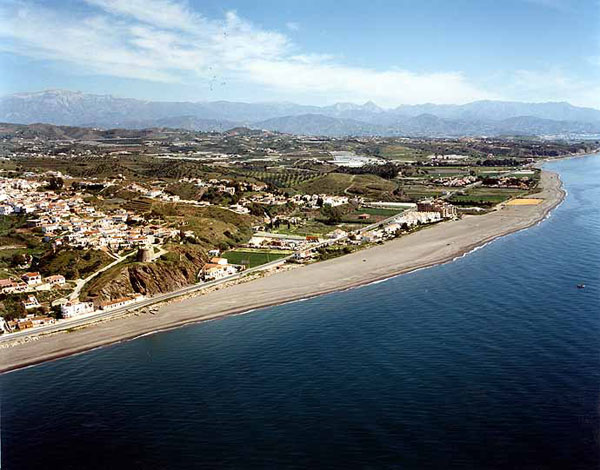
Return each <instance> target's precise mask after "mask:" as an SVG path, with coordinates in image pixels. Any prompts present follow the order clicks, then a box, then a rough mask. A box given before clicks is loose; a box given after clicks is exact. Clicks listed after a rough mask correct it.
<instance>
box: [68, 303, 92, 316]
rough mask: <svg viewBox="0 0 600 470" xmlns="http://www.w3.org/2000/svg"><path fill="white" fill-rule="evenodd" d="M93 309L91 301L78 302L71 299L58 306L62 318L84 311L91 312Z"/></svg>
mask: <svg viewBox="0 0 600 470" xmlns="http://www.w3.org/2000/svg"><path fill="white" fill-rule="evenodd" d="M93 311H94V304H93V303H92V302H79V301H76V300H75V301H71V302H67V303H66V304H64V305H61V307H60V313H62V316H63V318H73V317H76V316H78V315H83V314H84V313H92V312H93Z"/></svg>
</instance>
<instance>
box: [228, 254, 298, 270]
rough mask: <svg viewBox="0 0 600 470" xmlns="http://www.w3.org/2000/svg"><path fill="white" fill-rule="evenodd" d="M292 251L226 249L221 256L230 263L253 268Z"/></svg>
mask: <svg viewBox="0 0 600 470" xmlns="http://www.w3.org/2000/svg"><path fill="white" fill-rule="evenodd" d="M292 253H293V252H292V251H287V250H258V249H257V250H252V249H244V250H231V251H226V252H225V253H223V254H222V255H221V256H222V257H223V258H226V259H227V261H229V263H231V264H241V265H244V266H246V267H247V268H254V267H256V266H261V265H263V264H266V263H270V262H271V261H275V260H278V259H280V258H283V257H285V256H288V255H291V254H292Z"/></svg>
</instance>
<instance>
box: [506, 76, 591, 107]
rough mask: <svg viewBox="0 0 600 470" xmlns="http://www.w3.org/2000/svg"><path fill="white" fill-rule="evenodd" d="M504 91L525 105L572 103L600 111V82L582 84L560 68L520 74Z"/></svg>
mask: <svg viewBox="0 0 600 470" xmlns="http://www.w3.org/2000/svg"><path fill="white" fill-rule="evenodd" d="M505 89H506V91H507V92H508V93H509V94H510V95H511V96H514V97H515V98H516V99H519V100H525V101H567V100H568V101H569V102H570V103H571V104H574V105H577V106H591V107H596V108H600V79H596V80H583V79H580V78H577V77H575V76H573V75H572V74H570V73H568V72H565V71H564V70H562V69H560V68H549V69H546V70H517V71H516V72H514V73H513V74H512V77H510V78H509V79H508V80H506V82H505Z"/></svg>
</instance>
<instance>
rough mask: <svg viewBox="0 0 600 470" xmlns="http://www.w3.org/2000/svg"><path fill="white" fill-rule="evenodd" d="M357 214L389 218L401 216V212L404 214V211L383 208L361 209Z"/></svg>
mask: <svg viewBox="0 0 600 470" xmlns="http://www.w3.org/2000/svg"><path fill="white" fill-rule="evenodd" d="M357 212H359V213H360V214H369V215H374V216H381V217H384V218H388V217H392V216H394V215H397V214H400V213H401V212H403V209H387V208H383V207H381V208H380V207H361V208H360V209H358V211H357Z"/></svg>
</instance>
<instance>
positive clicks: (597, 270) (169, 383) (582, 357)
mask: <svg viewBox="0 0 600 470" xmlns="http://www.w3.org/2000/svg"><path fill="white" fill-rule="evenodd" d="M547 168H548V169H551V170H554V171H558V172H559V173H560V175H561V177H562V179H563V181H564V183H565V186H566V188H567V190H568V197H567V199H566V200H565V202H564V203H563V204H562V205H560V206H559V207H558V208H557V209H556V210H555V211H554V212H553V213H552V214H551V216H550V217H549V218H548V219H547V220H545V221H544V222H543V223H541V224H539V225H537V226H535V227H533V228H531V229H528V230H525V231H521V232H518V233H515V234H512V235H509V236H507V237H504V238H502V239H499V240H496V241H495V242H493V243H491V244H489V245H487V246H485V247H483V248H481V249H479V250H477V251H476V252H474V253H471V254H469V255H468V256H465V257H463V258H460V259H458V260H456V261H454V262H452V263H448V264H445V265H442V266H437V267H434V268H431V269H426V270H421V271H417V272H415V273H412V274H408V275H404V276H400V277H396V278H393V279H389V280H387V281H385V282H380V283H377V284H372V285H370V286H366V287H362V288H358V289H353V290H349V291H346V292H339V293H335V294H331V295H327V296H322V297H319V298H314V299H311V300H307V301H304V302H296V303H291V304H287V305H283V306H279V307H274V308H267V309H262V310H257V311H254V312H251V313H248V314H245V315H239V316H232V317H228V318H224V319H221V320H218V321H213V322H208V323H203V324H197V325H192V326H188V327H183V328H180V329H177V330H173V331H169V332H164V333H160V334H154V335H150V336H146V337H143V338H140V339H137V340H134V341H130V342H126V343H121V344H117V345H113V346H109V347H105V348H102V349H98V350H95V351H91V352H88V353H85V354H81V355H77V356H72V357H69V358H65V359H61V360H57V361H54V362H50V363H46V364H42V365H39V366H35V367H31V368H28V369H24V370H20V371H16V372H12V373H9V374H4V375H2V376H0V386H1V393H2V401H1V405H2V410H1V412H2V430H1V438H2V463H3V467H2V468H3V469H7V470H8V469H11V470H12V469H116V468H130V469H131V468H144V469H171V468H176V469H189V468H400V469H448V468H460V469H550V468H552V469H554V468H557V469H597V468H599V466H600V452H599V449H600V447H599V445H600V440H599V430H600V418H599V409H600V408H599V400H600V157H598V156H596V157H585V158H578V159H571V160H563V161H559V162H554V163H551V164H548V165H547ZM578 283H585V284H586V286H587V287H586V288H585V289H577V288H576V285H577V284H578ZM200 301H201V300H200ZM0 353H1V352H0Z"/></svg>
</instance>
